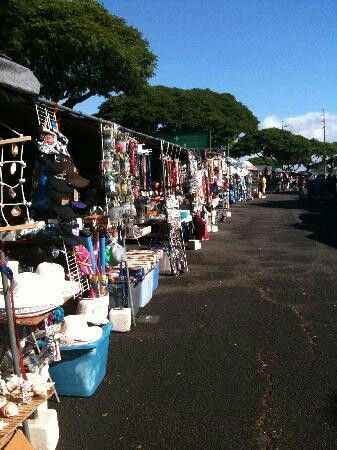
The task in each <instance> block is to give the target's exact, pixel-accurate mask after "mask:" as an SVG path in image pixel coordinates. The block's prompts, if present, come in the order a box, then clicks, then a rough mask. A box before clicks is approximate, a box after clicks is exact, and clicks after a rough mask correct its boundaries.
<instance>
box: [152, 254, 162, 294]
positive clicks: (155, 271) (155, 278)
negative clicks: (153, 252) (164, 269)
mask: <svg viewBox="0 0 337 450" xmlns="http://www.w3.org/2000/svg"><path fill="white" fill-rule="evenodd" d="M159 267H160V261H158V262H157V264H156V265H155V266H154V269H153V290H154V291H155V290H156V289H158V286H159Z"/></svg>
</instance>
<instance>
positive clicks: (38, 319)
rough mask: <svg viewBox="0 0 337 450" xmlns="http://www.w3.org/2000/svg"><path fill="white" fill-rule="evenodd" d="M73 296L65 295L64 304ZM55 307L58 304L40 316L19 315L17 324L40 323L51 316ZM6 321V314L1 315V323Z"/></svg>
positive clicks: (34, 324) (32, 324)
mask: <svg viewBox="0 0 337 450" xmlns="http://www.w3.org/2000/svg"><path fill="white" fill-rule="evenodd" d="M72 298H73V296H70V297H64V302H63V304H65V303H67V302H68V301H69V300H70V299H72ZM59 306H62V305H59ZM55 308H56V306H54V307H53V308H51V309H50V310H49V311H47V312H45V313H43V314H40V315H38V316H29V317H17V318H16V323H17V325H26V326H36V325H39V324H40V323H41V322H42V321H43V320H45V319H47V317H48V316H49V314H50V312H51V311H53V310H54V309H55ZM4 323H7V319H6V318H5V317H4V316H0V324H4Z"/></svg>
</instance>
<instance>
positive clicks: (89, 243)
mask: <svg viewBox="0 0 337 450" xmlns="http://www.w3.org/2000/svg"><path fill="white" fill-rule="evenodd" d="M86 241H87V246H88V250H89V252H90V259H91V264H92V271H93V274H94V275H96V273H97V264H96V258H95V252H94V246H93V243H92V239H91V236H88V237H86Z"/></svg>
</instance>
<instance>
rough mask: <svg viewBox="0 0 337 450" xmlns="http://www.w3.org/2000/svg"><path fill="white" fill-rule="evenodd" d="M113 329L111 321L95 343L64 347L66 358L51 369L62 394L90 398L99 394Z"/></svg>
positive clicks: (62, 353) (53, 378)
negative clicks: (96, 392) (97, 391)
mask: <svg viewBox="0 0 337 450" xmlns="http://www.w3.org/2000/svg"><path fill="white" fill-rule="evenodd" d="M111 330H112V324H111V323H108V324H106V325H104V327H103V334H102V337H101V338H100V339H98V340H97V341H95V342H90V343H88V344H79V345H72V346H70V347H65V346H61V355H62V361H60V362H59V363H56V364H54V365H52V366H50V368H49V372H50V376H51V379H52V380H53V381H54V383H55V387H56V390H57V392H58V394H59V395H65V396H71V397H90V396H91V395H93V394H94V393H95V391H96V389H97V388H98V386H99V385H100V384H101V382H102V381H103V378H104V376H105V373H106V365H107V360H108V350H109V336H110V332H111Z"/></svg>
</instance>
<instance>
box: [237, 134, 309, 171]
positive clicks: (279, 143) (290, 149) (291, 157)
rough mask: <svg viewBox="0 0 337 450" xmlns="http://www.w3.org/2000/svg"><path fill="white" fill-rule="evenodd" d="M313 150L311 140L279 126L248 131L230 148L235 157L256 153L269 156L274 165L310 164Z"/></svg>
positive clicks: (266, 157)
mask: <svg viewBox="0 0 337 450" xmlns="http://www.w3.org/2000/svg"><path fill="white" fill-rule="evenodd" d="M312 152H313V146H312V142H311V141H310V140H309V139H307V138H305V137H303V136H300V135H295V134H292V133H291V132H290V131H286V130H280V129H279V128H266V129H264V130H259V131H256V132H255V133H249V134H247V135H246V136H244V137H243V138H242V139H240V140H239V141H238V142H237V143H236V144H235V145H234V146H233V148H232V151H231V153H232V155H233V156H235V157H240V156H245V155H253V154H256V155H258V156H260V157H262V158H264V159H265V160H267V159H268V158H271V160H272V161H274V165H275V166H284V165H285V166H287V167H288V168H289V169H290V168H293V167H294V166H296V165H301V164H303V165H305V166H307V165H308V164H310V161H311V156H312Z"/></svg>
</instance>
